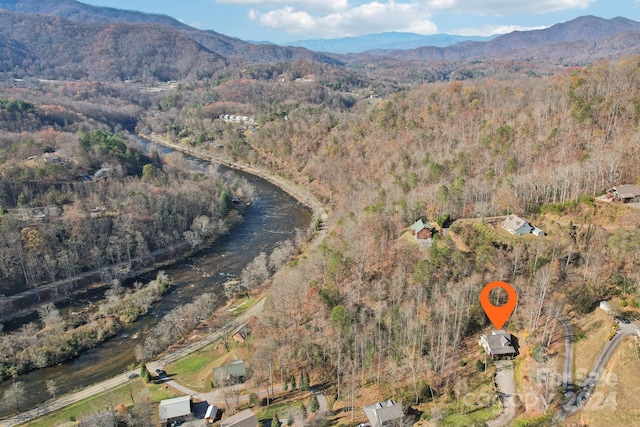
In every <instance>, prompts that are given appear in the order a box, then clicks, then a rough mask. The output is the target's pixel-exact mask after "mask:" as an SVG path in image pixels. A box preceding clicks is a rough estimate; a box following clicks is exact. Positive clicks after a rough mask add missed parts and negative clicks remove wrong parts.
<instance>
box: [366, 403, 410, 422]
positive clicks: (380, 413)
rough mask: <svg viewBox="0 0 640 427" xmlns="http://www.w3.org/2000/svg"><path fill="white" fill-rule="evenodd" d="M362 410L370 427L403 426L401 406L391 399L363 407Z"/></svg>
mask: <svg viewBox="0 0 640 427" xmlns="http://www.w3.org/2000/svg"><path fill="white" fill-rule="evenodd" d="M363 409H364V413H365V415H366V416H367V418H368V419H369V424H370V425H371V427H383V426H402V425H404V423H403V420H404V411H403V410H402V404H400V403H397V402H394V401H393V400H391V399H389V400H386V401H384V402H378V403H374V404H372V405H368V406H365V407H364V408H363Z"/></svg>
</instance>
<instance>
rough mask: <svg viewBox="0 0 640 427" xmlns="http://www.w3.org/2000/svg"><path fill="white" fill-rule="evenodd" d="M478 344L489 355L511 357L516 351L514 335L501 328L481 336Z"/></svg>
mask: <svg viewBox="0 0 640 427" xmlns="http://www.w3.org/2000/svg"><path fill="white" fill-rule="evenodd" d="M479 344H480V346H481V347H482V348H483V349H484V351H485V352H486V353H487V354H489V355H490V356H491V357H496V356H498V357H505V356H506V357H511V356H515V355H516V354H517V353H518V351H517V349H516V346H515V345H514V344H515V337H513V336H512V335H511V334H510V333H509V332H506V331H504V330H502V329H500V330H499V331H491V334H490V335H483V336H481V337H480V342H479Z"/></svg>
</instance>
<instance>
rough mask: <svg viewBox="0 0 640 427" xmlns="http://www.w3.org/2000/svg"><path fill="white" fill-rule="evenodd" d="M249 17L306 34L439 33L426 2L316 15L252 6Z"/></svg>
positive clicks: (374, 5)
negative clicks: (265, 10)
mask: <svg viewBox="0 0 640 427" xmlns="http://www.w3.org/2000/svg"><path fill="white" fill-rule="evenodd" d="M248 16H249V18H250V19H253V20H257V21H258V22H259V23H260V25H262V26H264V27H267V28H272V29H277V30H283V31H287V32H289V33H291V34H296V35H304V36H305V37H323V38H333V37H345V36H357V35H363V34H371V33H381V32H385V31H408V32H413V33H419V34H434V33H436V32H437V27H436V25H435V24H434V23H433V22H432V21H430V20H429V16H430V14H429V12H428V10H427V9H426V8H425V6H424V4H421V3H417V2H412V3H403V2H396V1H394V0H389V1H388V2H387V3H380V2H377V1H373V2H370V3H364V4H361V5H359V6H353V7H349V8H347V9H344V10H341V11H336V12H334V13H329V14H325V15H313V14H311V13H310V12H307V11H304V10H298V9H295V8H294V7H291V6H288V7H283V8H280V9H275V10H271V11H268V12H261V11H258V10H256V9H252V10H251V11H250V12H249V15H248Z"/></svg>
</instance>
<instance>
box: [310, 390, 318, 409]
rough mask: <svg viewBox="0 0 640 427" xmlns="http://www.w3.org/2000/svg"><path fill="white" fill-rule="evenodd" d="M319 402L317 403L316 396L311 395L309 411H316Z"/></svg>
mask: <svg viewBox="0 0 640 427" xmlns="http://www.w3.org/2000/svg"><path fill="white" fill-rule="evenodd" d="M318 409H320V404H319V403H318V397H317V396H316V395H315V394H314V395H313V396H311V412H318Z"/></svg>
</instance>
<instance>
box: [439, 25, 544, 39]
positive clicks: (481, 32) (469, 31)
mask: <svg viewBox="0 0 640 427" xmlns="http://www.w3.org/2000/svg"><path fill="white" fill-rule="evenodd" d="M545 28H548V27H546V26H542V27H522V26H519V25H483V26H481V27H475V28H460V29H457V30H451V31H447V32H448V33H449V34H455V35H459V36H484V37H488V36H493V35H497V34H507V33H511V32H513V31H531V30H543V29H545Z"/></svg>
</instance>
